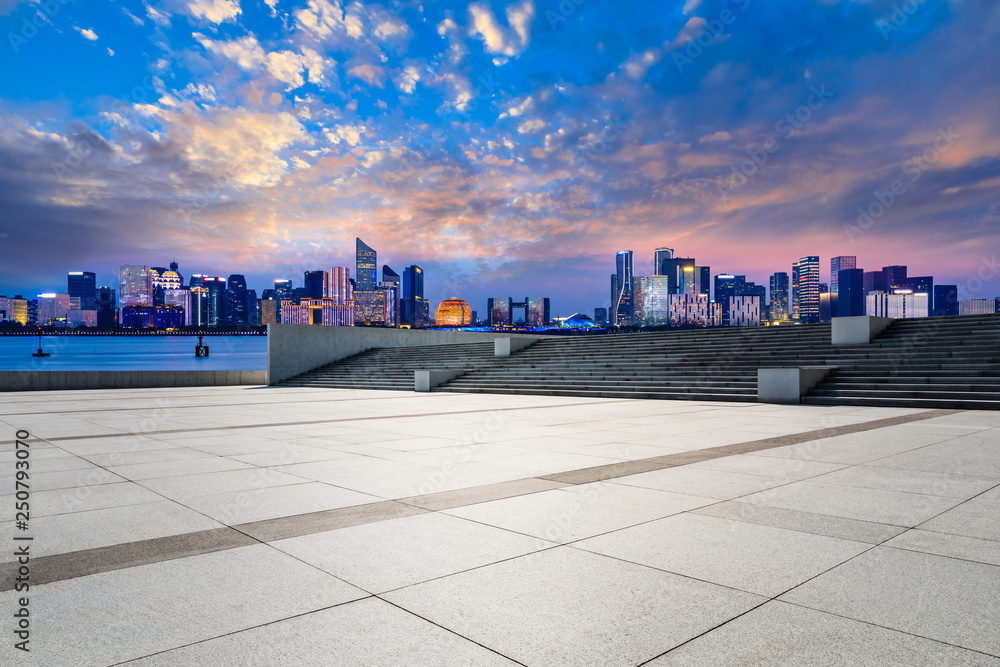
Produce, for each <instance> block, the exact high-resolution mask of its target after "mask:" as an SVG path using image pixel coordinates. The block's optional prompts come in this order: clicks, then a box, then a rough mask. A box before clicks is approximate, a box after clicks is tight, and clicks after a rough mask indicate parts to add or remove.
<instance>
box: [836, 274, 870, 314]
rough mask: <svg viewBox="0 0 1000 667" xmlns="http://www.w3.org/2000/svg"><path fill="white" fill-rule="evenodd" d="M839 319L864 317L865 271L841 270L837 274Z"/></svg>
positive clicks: (865, 308)
mask: <svg viewBox="0 0 1000 667" xmlns="http://www.w3.org/2000/svg"><path fill="white" fill-rule="evenodd" d="M836 284H837V317H857V316H859V315H864V314H865V312H866V310H867V307H866V301H865V296H866V294H865V272H864V270H863V269H857V268H851V269H841V270H840V271H839V272H838V273H837V282H836Z"/></svg>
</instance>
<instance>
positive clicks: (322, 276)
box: [303, 271, 327, 299]
mask: <svg viewBox="0 0 1000 667" xmlns="http://www.w3.org/2000/svg"><path fill="white" fill-rule="evenodd" d="M326 282H327V273H326V271H306V273H305V279H304V281H303V284H304V285H305V292H306V298H307V299H322V298H323V296H324V294H323V289H324V285H325V283H326Z"/></svg>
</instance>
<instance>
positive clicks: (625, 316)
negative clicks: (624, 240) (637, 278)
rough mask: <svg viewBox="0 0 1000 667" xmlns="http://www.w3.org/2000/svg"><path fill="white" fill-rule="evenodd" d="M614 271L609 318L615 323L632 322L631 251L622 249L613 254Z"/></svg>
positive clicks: (625, 323)
mask: <svg viewBox="0 0 1000 667" xmlns="http://www.w3.org/2000/svg"><path fill="white" fill-rule="evenodd" d="M615 266H616V269H617V271H616V273H615V274H613V275H612V276H611V320H612V323H613V324H616V325H619V326H621V325H628V324H630V323H631V322H632V314H633V306H632V289H633V285H632V279H633V277H634V276H633V264H632V251H631V250H622V251H620V252H619V253H618V254H617V255H616V256H615Z"/></svg>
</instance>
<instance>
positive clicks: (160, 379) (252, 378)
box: [0, 371, 267, 391]
mask: <svg viewBox="0 0 1000 667" xmlns="http://www.w3.org/2000/svg"><path fill="white" fill-rule="evenodd" d="M263 384H267V371H0V391H46V390H53V389H127V388H142V387H147V388H148V387H211V386H230V385H263Z"/></svg>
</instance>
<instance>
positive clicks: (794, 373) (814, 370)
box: [757, 366, 837, 404]
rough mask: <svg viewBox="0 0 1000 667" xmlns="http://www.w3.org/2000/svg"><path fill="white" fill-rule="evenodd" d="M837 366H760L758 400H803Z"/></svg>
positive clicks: (783, 401)
mask: <svg viewBox="0 0 1000 667" xmlns="http://www.w3.org/2000/svg"><path fill="white" fill-rule="evenodd" d="M835 370H837V368H836V367H835V366H806V367H803V368H758V369H757V401H758V402H760V403H792V404H798V403H801V402H802V397H803V396H805V395H806V394H808V393H809V390H810V389H812V388H813V387H815V386H816V385H818V384H819V383H820V382H822V381H823V380H825V379H826V376H828V375H829V374H830V373H831V372H832V371H835Z"/></svg>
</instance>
